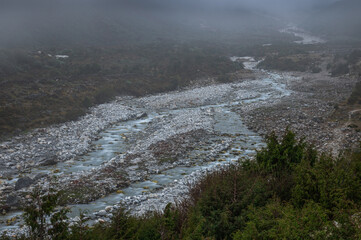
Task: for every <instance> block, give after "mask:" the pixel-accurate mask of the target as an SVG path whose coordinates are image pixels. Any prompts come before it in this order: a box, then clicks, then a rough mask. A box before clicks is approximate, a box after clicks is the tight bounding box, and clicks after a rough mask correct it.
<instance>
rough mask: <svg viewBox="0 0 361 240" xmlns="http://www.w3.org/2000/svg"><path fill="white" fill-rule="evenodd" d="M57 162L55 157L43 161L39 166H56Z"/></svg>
mask: <svg viewBox="0 0 361 240" xmlns="http://www.w3.org/2000/svg"><path fill="white" fill-rule="evenodd" d="M57 163H58V162H57V159H56V157H55V156H53V157H51V158H47V159H45V160H43V161H41V162H40V164H39V165H40V166H53V165H56V164H57Z"/></svg>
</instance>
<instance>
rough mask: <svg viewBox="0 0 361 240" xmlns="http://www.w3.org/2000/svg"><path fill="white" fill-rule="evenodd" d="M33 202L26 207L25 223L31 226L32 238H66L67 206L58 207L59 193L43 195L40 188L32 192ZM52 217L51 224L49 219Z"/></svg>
mask: <svg viewBox="0 0 361 240" xmlns="http://www.w3.org/2000/svg"><path fill="white" fill-rule="evenodd" d="M31 199H32V202H31V203H30V204H29V205H28V206H26V207H25V209H24V220H25V224H26V225H27V226H28V227H29V228H30V239H34V240H38V239H39V240H40V239H41V240H42V239H65V238H66V237H67V236H68V234H69V230H68V223H67V222H66V220H67V219H68V218H67V216H66V214H67V213H68V212H69V210H68V209H66V208H60V209H56V206H57V205H58V203H57V199H58V194H56V193H52V192H50V193H49V194H46V195H42V194H41V193H40V191H39V190H38V189H35V190H34V192H33V193H32V194H31ZM48 219H50V223H51V224H50V225H49V224H48V222H47V220H48Z"/></svg>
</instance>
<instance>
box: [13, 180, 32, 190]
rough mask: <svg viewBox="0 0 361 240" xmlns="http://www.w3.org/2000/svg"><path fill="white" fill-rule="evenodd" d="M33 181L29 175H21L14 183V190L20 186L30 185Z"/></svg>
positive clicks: (20, 187)
mask: <svg viewBox="0 0 361 240" xmlns="http://www.w3.org/2000/svg"><path fill="white" fill-rule="evenodd" d="M33 183H34V180H33V179H31V178H29V177H23V178H20V179H19V180H18V181H17V182H16V183H15V191H17V190H20V189H22V188H26V187H29V186H30V185H32V184H33Z"/></svg>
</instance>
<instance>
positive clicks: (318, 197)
mask: <svg viewBox="0 0 361 240" xmlns="http://www.w3.org/2000/svg"><path fill="white" fill-rule="evenodd" d="M360 159H361V152H358V153H348V152H346V153H344V154H343V156H340V157H338V158H334V157H332V156H330V155H327V154H322V155H319V154H318V153H317V151H316V150H314V148H312V146H310V145H308V144H306V143H305V142H304V141H303V140H300V141H298V140H297V139H296V136H295V134H294V133H292V132H291V131H289V130H287V131H286V133H285V134H284V136H283V138H282V139H281V140H278V138H277V137H276V136H275V134H274V133H273V134H271V135H270V136H269V137H268V138H267V147H265V148H264V149H262V150H261V151H259V152H258V153H257V157H256V161H245V162H242V163H240V164H238V165H236V166H230V167H228V168H226V169H222V170H219V171H217V172H214V173H211V174H208V175H207V176H205V177H204V178H203V179H201V180H200V181H199V182H198V183H196V184H195V185H193V186H192V187H191V188H190V194H189V197H188V198H187V199H185V200H184V201H182V202H181V203H178V204H177V205H175V206H173V205H170V204H169V205H168V206H167V207H166V208H165V209H164V212H163V213H149V214H147V215H145V216H142V217H134V216H130V215H129V214H128V213H127V212H126V211H124V210H123V209H120V210H119V211H118V213H117V214H115V215H114V218H113V219H112V221H111V223H106V224H98V225H96V226H94V228H92V229H88V228H85V227H84V226H82V225H80V224H79V225H77V226H74V227H73V228H72V232H71V233H70V232H69V231H66V225H62V224H60V223H61V221H60V220H61V219H64V218H62V217H60V216H63V215H62V212H59V215H56V214H53V215H52V216H57V217H55V218H54V223H55V224H54V223H53V222H52V223H53V226H54V227H53V228H52V229H53V231H48V234H52V236H53V237H56V236H58V237H60V236H61V237H62V239H105V240H106V239H225V240H230V239H234V240H239V239H360V237H361V228H360V226H361V217H360V209H361V162H360ZM47 199H48V200H47ZM42 202H43V203H47V202H50V204H43V203H42V204H36V205H38V206H42V207H40V209H42V210H41V211H40V212H39V210H36V211H35V212H34V209H38V208H34V207H32V208H30V209H29V210H28V211H27V212H28V215H26V216H27V218H26V219H30V220H27V221H26V222H27V223H28V222H29V226H32V225H30V224H35V225H34V227H32V229H33V233H35V234H36V235H35V236H44V233H45V230H42V229H43V227H42V223H43V222H44V220H43V219H44V218H43V216H44V215H50V214H49V212H53V211H54V205H53V203H54V198H53V197H52V196H50V197H49V198H45V200H42ZM29 214H30V215H29ZM29 216H32V217H29ZM39 223H40V224H39ZM34 230H35V231H34ZM58 239H60V238H58Z"/></svg>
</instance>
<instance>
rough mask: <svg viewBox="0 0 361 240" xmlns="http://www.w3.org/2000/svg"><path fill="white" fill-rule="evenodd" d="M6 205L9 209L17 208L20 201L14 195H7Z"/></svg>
mask: <svg viewBox="0 0 361 240" xmlns="http://www.w3.org/2000/svg"><path fill="white" fill-rule="evenodd" d="M6 205H7V206H9V207H19V206H20V199H19V197H18V196H16V195H9V196H8V197H7V198H6Z"/></svg>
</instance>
